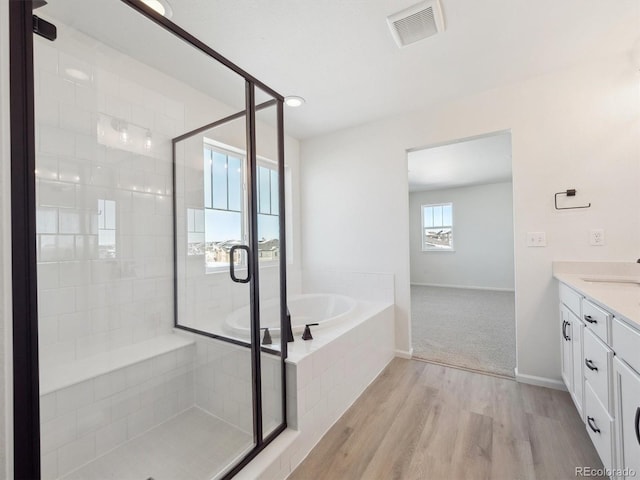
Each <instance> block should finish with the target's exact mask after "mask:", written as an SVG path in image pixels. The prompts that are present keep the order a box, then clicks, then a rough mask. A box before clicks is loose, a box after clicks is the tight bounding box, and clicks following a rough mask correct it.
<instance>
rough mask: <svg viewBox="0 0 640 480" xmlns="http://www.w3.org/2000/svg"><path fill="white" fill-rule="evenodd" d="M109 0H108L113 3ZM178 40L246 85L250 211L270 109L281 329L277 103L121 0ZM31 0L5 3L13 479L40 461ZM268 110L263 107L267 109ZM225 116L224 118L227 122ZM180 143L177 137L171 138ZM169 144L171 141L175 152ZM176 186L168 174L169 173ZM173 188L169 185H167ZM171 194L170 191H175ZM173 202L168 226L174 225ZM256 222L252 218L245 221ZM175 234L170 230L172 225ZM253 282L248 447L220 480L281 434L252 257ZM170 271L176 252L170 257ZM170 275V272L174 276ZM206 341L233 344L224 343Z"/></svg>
mask: <svg viewBox="0 0 640 480" xmlns="http://www.w3.org/2000/svg"><path fill="white" fill-rule="evenodd" d="M114 1H115V0H114ZM120 1H121V2H123V3H125V4H127V5H128V6H129V7H131V8H133V9H134V10H136V11H137V12H138V13H140V14H142V15H143V16H145V17H147V19H149V20H151V21H153V22H155V23H156V24H158V25H159V26H160V27H162V28H163V29H165V30H166V31H167V33H170V34H173V35H175V36H176V37H178V38H179V39H181V40H182V41H184V42H186V43H188V44H190V45H191V46H193V47H194V48H196V49H198V50H200V51H201V52H203V53H204V54H206V55H208V56H209V57H210V58H211V59H212V60H215V61H217V62H219V63H221V64H223V65H224V66H226V67H227V68H229V69H230V70H232V71H233V72H235V73H237V74H238V75H240V76H242V77H243V78H244V80H245V110H244V111H242V112H238V113H237V114H235V115H236V116H237V117H236V118H238V117H240V116H246V132H247V154H248V160H249V166H250V168H249V172H248V181H249V185H250V186H251V188H250V189H249V191H250V202H251V203H252V204H253V208H252V210H253V212H255V211H257V208H256V205H255V203H256V198H255V194H254V193H255V192H256V191H257V183H256V182H257V179H256V141H255V136H256V124H255V122H256V111H258V110H260V109H262V108H265V107H267V106H272V105H274V103H275V105H276V108H277V146H278V172H279V177H280V182H279V191H278V196H279V200H280V201H279V214H280V232H279V233H280V265H279V268H280V305H281V312H280V322H281V331H285V328H286V322H287V319H286V316H287V315H286V314H287V311H286V310H287V307H286V305H287V295H286V285H287V284H286V245H285V243H286V236H285V202H284V195H285V192H284V131H283V128H284V97H283V96H282V95H281V94H279V93H278V92H276V91H275V90H273V89H271V88H270V87H268V86H267V85H265V84H264V83H262V82H261V81H260V80H258V79H257V78H255V77H253V76H252V75H251V74H249V73H248V72H246V71H244V70H243V69H242V68H240V67H238V66H237V65H235V64H234V63H233V62H231V61H229V60H228V59H226V58H225V57H223V56H222V55H220V54H219V53H218V52H216V51H215V50H213V49H212V48H211V47H209V46H208V45H206V44H205V43H203V42H202V41H200V40H198V39H197V38H196V37H194V36H193V35H191V34H190V33H189V32H187V31H186V30H184V29H182V28H181V27H179V26H178V25H176V24H174V23H173V22H171V21H170V20H168V19H167V18H165V17H164V16H162V15H160V14H159V13H157V12H155V11H154V10H152V9H151V8H149V7H148V6H147V5H145V4H144V3H142V1H140V0H120ZM33 3H34V2H33V0H9V41H10V45H9V50H10V52H9V53H10V56H9V60H10V126H11V135H10V144H11V157H10V161H11V226H12V228H11V259H12V273H11V275H12V276H11V280H12V297H11V298H12V306H13V313H12V329H13V335H12V340H13V343H12V348H13V472H14V478H15V479H17V480H22V479H25V480H33V479H39V478H41V465H40V463H41V460H40V397H39V390H40V389H39V359H38V302H37V300H38V297H37V257H36V187H35V185H36V176H35V162H36V158H35V157H36V156H35V119H34V65H33V35H34V19H33ZM256 88H259V89H260V90H262V91H264V92H266V93H268V94H269V95H271V96H272V97H273V99H274V100H273V101H270V102H266V103H265V104H262V105H259V106H256V105H255V95H256V94H255V91H256ZM267 104H268V105H267ZM229 119H230V118H227V119H223V120H227V121H228V120H229ZM178 138H179V137H178ZM175 142H176V139H174V140H173V144H174V146H175ZM174 182H175V169H174ZM174 187H175V184H174ZM174 192H175V188H174ZM175 213H176V212H175V202H174V225H175ZM252 217H255V215H252ZM250 221H251V224H252V227H250V233H251V231H252V232H254V233H255V232H257V218H251V219H250ZM174 228H175V227H174ZM250 240H251V249H252V251H253V252H257V251H258V238H257V235H255V234H254V235H250ZM251 261H252V266H253V272H254V275H255V280H252V282H251V293H250V295H251V305H252V325H251V326H252V328H251V343H250V344H244V346H246V347H248V348H250V349H251V360H252V396H253V409H254V432H253V433H254V443H255V446H254V448H253V449H252V450H251V451H249V452H248V453H247V455H245V457H243V458H242V460H241V461H240V462H239V463H238V464H237V465H235V466H234V467H233V468H232V469H231V470H230V471H229V472H228V473H227V474H226V475H225V477H224V478H231V477H233V476H234V475H235V474H237V473H238V472H239V471H240V470H241V469H242V468H243V467H244V466H245V465H246V464H247V463H249V462H250V461H251V460H252V459H253V458H254V457H255V456H256V455H258V453H260V452H261V451H262V450H263V449H264V448H265V447H266V446H267V445H268V444H269V443H271V442H272V441H273V440H274V439H275V438H276V437H277V436H278V435H279V434H280V433H282V432H283V431H284V430H285V429H286V428H287V417H286V411H287V408H286V374H285V359H286V357H287V342H286V338H285V336H284V335H281V350H280V352H277V351H274V350H271V349H261V347H260V330H259V327H260V317H259V288H260V287H259V277H258V271H259V265H258V262H259V259H258V255H251ZM174 269H175V251H174ZM175 274H176V271H175V270H174V278H175ZM197 333H202V332H197ZM208 336H213V337H214V338H217V339H219V340H222V341H227V342H231V343H237V342H234V341H233V340H231V339H227V338H226V337H217V336H214V335H208ZM262 351H264V352H268V353H279V354H280V358H281V374H282V375H281V378H282V382H281V384H282V419H283V422H282V423H281V424H280V425H279V426H278V427H276V429H275V430H274V431H273V432H272V433H271V434H270V435H268V436H267V437H263V431H262V403H261V398H262V396H261V395H262V392H261V382H260V372H261V370H260V366H261V362H260V354H261V352H262Z"/></svg>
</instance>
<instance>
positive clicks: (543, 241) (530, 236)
mask: <svg viewBox="0 0 640 480" xmlns="http://www.w3.org/2000/svg"><path fill="white" fill-rule="evenodd" d="M546 246H547V235H546V234H545V232H527V247H546Z"/></svg>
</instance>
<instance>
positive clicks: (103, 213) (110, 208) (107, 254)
mask: <svg viewBox="0 0 640 480" xmlns="http://www.w3.org/2000/svg"><path fill="white" fill-rule="evenodd" d="M98 258H116V202H115V200H103V199H99V200H98Z"/></svg>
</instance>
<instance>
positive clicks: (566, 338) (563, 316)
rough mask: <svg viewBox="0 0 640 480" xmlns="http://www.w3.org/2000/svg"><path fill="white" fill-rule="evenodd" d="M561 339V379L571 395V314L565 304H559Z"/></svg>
mask: <svg viewBox="0 0 640 480" xmlns="http://www.w3.org/2000/svg"><path fill="white" fill-rule="evenodd" d="M560 320H561V323H560V325H561V331H560V333H561V335H562V336H561V341H562V346H561V349H562V380H564V384H565V385H566V386H567V389H569V393H571V394H572V395H573V348H572V342H571V338H572V337H571V335H572V332H571V316H570V314H569V309H568V308H567V307H566V306H565V305H560Z"/></svg>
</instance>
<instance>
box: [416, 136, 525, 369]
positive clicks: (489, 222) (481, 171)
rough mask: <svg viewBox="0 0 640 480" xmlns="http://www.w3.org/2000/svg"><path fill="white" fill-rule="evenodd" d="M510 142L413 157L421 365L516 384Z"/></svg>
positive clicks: (472, 141) (454, 146)
mask: <svg viewBox="0 0 640 480" xmlns="http://www.w3.org/2000/svg"><path fill="white" fill-rule="evenodd" d="M511 163H512V162H511V134H510V132H498V133H491V134H487V135H482V136H478V137H472V138H465V139H460V140H455V141H452V142H448V143H446V144H438V145H432V146H428V147H421V148H417V149H412V150H410V151H409V153H408V170H409V171H408V181H409V215H410V258H411V325H412V327H411V328H412V339H413V355H414V357H416V358H419V359H423V360H427V361H432V362H437V363H442V364H446V365H452V366H457V367H462V368H467V369H472V370H480V371H483V372H489V373H493V374H498V375H504V376H509V377H513V376H514V369H515V366H516V333H515V299H514V297H515V286H514V239H513V183H512V171H511Z"/></svg>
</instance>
